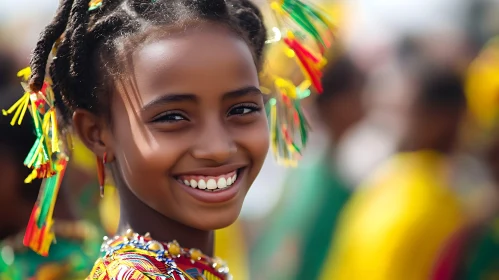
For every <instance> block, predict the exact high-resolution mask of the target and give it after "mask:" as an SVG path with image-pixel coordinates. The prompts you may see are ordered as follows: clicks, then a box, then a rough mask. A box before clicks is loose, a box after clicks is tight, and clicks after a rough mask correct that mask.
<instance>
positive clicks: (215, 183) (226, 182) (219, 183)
mask: <svg viewBox="0 0 499 280" xmlns="http://www.w3.org/2000/svg"><path fill="white" fill-rule="evenodd" d="M199 177H201V176H199ZM209 178H210V177H208V178H206V177H205V179H199V180H196V179H194V178H188V177H187V178H185V179H183V178H182V179H178V181H179V182H180V183H182V184H184V185H186V186H190V187H192V188H194V189H195V188H198V189H201V190H210V191H214V190H217V189H218V190H223V189H226V188H227V187H229V186H232V185H233V184H234V183H235V182H236V180H237V173H235V172H234V175H233V176H232V177H229V178H227V177H223V176H219V177H218V178H213V177H211V178H210V179H209Z"/></svg>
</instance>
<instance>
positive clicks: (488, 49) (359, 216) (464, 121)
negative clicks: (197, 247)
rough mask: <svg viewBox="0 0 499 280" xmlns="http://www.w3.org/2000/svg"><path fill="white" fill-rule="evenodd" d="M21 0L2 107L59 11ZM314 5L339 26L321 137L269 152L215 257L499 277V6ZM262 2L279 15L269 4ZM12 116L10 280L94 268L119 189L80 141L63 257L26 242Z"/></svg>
mask: <svg viewBox="0 0 499 280" xmlns="http://www.w3.org/2000/svg"><path fill="white" fill-rule="evenodd" d="M7 2H8V1H6V0H0V91H1V93H0V105H1V108H2V109H7V108H8V107H9V106H10V104H12V102H13V101H15V100H16V98H15V97H14V98H12V96H15V92H16V91H20V92H19V94H20V93H21V91H22V89H21V87H20V86H19V82H18V79H17V77H16V72H17V70H19V69H21V68H23V67H24V66H25V65H27V63H28V62H29V54H30V51H31V47H32V46H34V42H36V39H37V36H38V35H37V34H38V33H39V32H40V30H41V29H42V27H43V25H44V24H46V23H47V22H48V21H49V20H50V18H51V16H52V14H53V12H54V11H55V9H56V8H57V1H56V0H43V1H42V0H37V1H29V2H28V1H27V0H24V1H16V3H15V5H14V4H13V2H9V3H7ZM312 2H315V3H316V4H317V5H318V6H320V7H322V8H323V9H324V10H325V11H327V12H328V13H329V15H330V16H331V18H332V19H333V21H334V23H335V24H336V26H337V28H338V29H337V30H336V32H337V39H336V41H335V44H334V47H333V48H332V49H331V50H330V52H329V55H328V62H329V63H328V65H327V66H326V67H325V70H324V74H323V79H322V83H323V87H324V92H323V93H322V94H320V95H318V94H315V95H312V96H311V97H310V98H308V99H307V100H305V101H304V104H303V105H304V107H305V108H306V110H307V112H308V117H309V120H310V122H311V125H312V128H313V132H312V136H311V140H310V142H309V146H308V147H307V150H306V152H305V154H304V156H303V160H302V161H301V162H300V164H299V166H298V167H297V168H296V169H285V168H284V167H281V166H279V165H277V163H275V161H274V160H273V158H272V155H271V154H270V153H269V156H268V160H267V162H266V164H265V166H264V168H263V170H262V172H261V173H260V176H259V177H258V178H257V180H256V182H255V183H254V185H253V187H252V190H251V191H250V193H249V195H248V198H247V201H246V202H245V205H244V208H243V212H242V214H241V217H240V219H239V221H238V222H237V223H236V224H234V225H233V226H231V227H229V228H227V229H223V230H220V231H219V232H217V234H216V243H215V244H216V246H215V247H216V248H215V253H216V255H218V256H220V257H222V258H224V259H226V260H227V262H228V263H229V264H230V266H231V269H232V273H233V276H234V278H235V279H237V280H241V279H242V280H244V279H259V280H264V279H271V280H278V279H339V280H342V279H348V280H351V279H354V280H355V279H359V280H364V279H370V280H371V279H373V280H377V279H380V280H382V279H383V280H384V279H386V280H392V279H393V280H401V279H404V280H405V279H408V280H409V279H449V280H450V279H477V280H478V279H484V280H485V279H499V131H498V128H499V127H498V124H499V37H495V36H496V35H499V17H497V14H498V12H499V1H494V0H475V1H466V0H452V1H451V0H421V1H383V0H352V1H341V0H320V1H319V0H315V1H312ZM255 3H257V4H259V5H260V6H261V8H262V10H263V11H264V12H266V13H268V9H269V8H268V2H267V1H265V0H258V1H256V0H255ZM268 25H269V26H270V25H272V22H271V21H269V22H268ZM268 55H269V57H270V60H269V65H270V67H271V69H272V70H271V71H274V72H276V73H278V74H279V75H280V76H286V77H295V76H297V75H298V76H299V75H300V74H299V73H300V70H299V69H297V68H298V67H297V66H296V64H295V63H294V62H293V61H292V60H291V59H289V57H287V56H285V55H282V49H281V47H280V46H271V47H270V49H269V50H268ZM298 79H299V77H298ZM264 86H265V85H264ZM12 92H14V93H12ZM9 121H10V119H7V120H5V119H0V125H1V127H0V178H2V183H1V184H0V188H1V193H2V195H1V196H0V238H2V241H1V248H0V249H1V252H0V253H1V254H0V279H25V278H22V277H23V276H22V274H21V273H24V272H26V271H29V270H32V269H34V268H32V267H34V266H43V267H45V268H46V269H41V270H39V271H38V272H37V273H38V275H37V276H36V277H35V278H33V279H59V278H57V275H58V273H62V272H63V271H65V270H68V269H75V270H81V271H82V274H81V275H84V274H85V272H86V273H88V271H87V269H88V265H90V267H91V266H92V264H93V263H91V262H93V260H95V258H96V257H95V256H96V255H98V250H99V246H100V242H101V238H100V237H101V236H103V235H106V234H107V235H113V234H114V233H115V231H116V228H117V225H118V220H119V208H118V204H119V201H118V198H117V195H116V190H115V189H114V188H113V186H112V182H109V185H107V186H106V187H105V194H106V195H105V196H104V198H102V199H101V198H100V197H99V186H98V182H97V177H96V174H97V173H96V171H95V162H94V157H93V156H92V155H91V154H90V153H89V152H88V151H87V150H86V149H85V148H84V147H83V145H82V144H81V143H79V142H78V139H76V138H74V139H73V143H74V147H73V154H72V158H73V159H74V160H73V161H72V165H71V166H70V169H69V170H68V174H67V175H66V176H65V180H64V182H63V187H62V191H61V193H60V194H59V200H58V204H57V207H56V210H55V214H54V215H55V217H56V218H57V219H60V220H64V221H66V222H65V223H60V224H59V225H60V226H58V227H56V229H55V231H56V235H57V236H58V237H59V238H58V243H57V246H55V247H54V248H53V249H51V250H53V251H55V252H57V253H55V254H51V255H50V257H49V259H46V258H41V257H39V256H37V255H36V254H34V253H32V252H30V251H28V250H27V249H24V248H23V247H22V234H23V227H24V225H25V224H26V222H27V220H28V219H29V215H30V211H31V208H32V205H33V203H34V202H35V201H36V198H37V193H38V188H39V183H38V187H34V186H25V185H22V183H17V182H18V181H19V182H22V180H19V179H18V178H20V177H23V178H24V177H25V175H26V174H24V173H25V171H23V170H21V169H20V168H18V166H17V165H15V164H14V162H16V163H17V162H21V161H22V159H21V161H19V160H16V161H14V160H12V158H15V157H18V156H19V157H22V156H24V155H22V156H21V155H19V153H20V152H18V150H21V151H22V150H23V149H26V148H25V147H26V146H28V149H29V147H31V144H32V141H28V140H26V135H27V134H29V133H30V131H29V129H28V131H24V132H17V133H18V134H14V133H13V132H12V131H9V127H10V125H9V123H8V122H9ZM23 172H24V173H23ZM34 185H36V182H35V183H34ZM72 247H76V248H81V250H79V253H78V254H74V250H71V248H72ZM26 260H28V261H26ZM83 277H84V276H83ZM83 277H80V278H78V277H76V278H78V279H81V278H83Z"/></svg>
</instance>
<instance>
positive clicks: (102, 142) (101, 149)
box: [73, 109, 114, 161]
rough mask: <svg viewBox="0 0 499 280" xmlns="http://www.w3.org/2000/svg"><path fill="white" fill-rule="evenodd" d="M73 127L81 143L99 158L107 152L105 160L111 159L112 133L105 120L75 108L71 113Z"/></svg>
mask: <svg viewBox="0 0 499 280" xmlns="http://www.w3.org/2000/svg"><path fill="white" fill-rule="evenodd" d="M73 128H74V130H75V132H76V134H77V135H78V137H79V138H80V140H81V141H82V143H83V144H84V145H85V146H86V147H87V148H88V149H89V150H90V151H92V152H93V153H94V154H95V155H96V156H98V157H99V158H103V156H104V154H105V153H106V154H107V161H112V159H113V158H114V153H113V149H112V143H113V142H112V134H111V130H110V128H109V126H108V125H107V124H106V122H105V121H104V120H103V119H102V118H100V117H98V116H96V115H95V114H93V113H91V112H89V111H87V110H83V109H77V110H76V111H75V112H74V114H73Z"/></svg>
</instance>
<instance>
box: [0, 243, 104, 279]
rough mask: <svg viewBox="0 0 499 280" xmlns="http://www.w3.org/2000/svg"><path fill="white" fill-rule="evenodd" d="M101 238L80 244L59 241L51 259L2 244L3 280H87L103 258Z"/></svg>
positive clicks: (1, 265) (1, 263) (0, 277)
mask: <svg viewBox="0 0 499 280" xmlns="http://www.w3.org/2000/svg"><path fill="white" fill-rule="evenodd" d="M100 244H101V239H100V238H96V239H95V240H86V241H85V242H84V243H82V242H78V241H72V240H67V239H64V238H57V243H56V244H54V245H52V246H51V248H50V253H49V256H48V257H42V256H40V255H38V254H36V253H34V252H33V251H31V250H30V249H27V248H22V249H19V250H17V251H14V250H13V249H12V247H10V246H8V245H6V244H2V246H1V247H0V248H1V249H0V250H1V258H0V280H48V279H50V280H75V279H84V278H85V277H86V276H87V275H88V273H89V272H90V270H91V269H92V266H93V264H94V262H95V260H96V259H97V258H98V256H99V251H100V250H99V247H100Z"/></svg>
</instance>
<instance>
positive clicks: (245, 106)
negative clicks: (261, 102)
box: [227, 103, 261, 116]
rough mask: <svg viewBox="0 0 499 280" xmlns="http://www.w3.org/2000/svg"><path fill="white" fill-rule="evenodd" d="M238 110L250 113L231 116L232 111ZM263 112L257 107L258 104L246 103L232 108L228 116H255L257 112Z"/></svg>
mask: <svg viewBox="0 0 499 280" xmlns="http://www.w3.org/2000/svg"><path fill="white" fill-rule="evenodd" d="M236 109H243V110H244V109H249V110H250V111H249V112H246V113H242V114H231V112H232V111H234V110H236ZM260 110H261V108H260V107H259V106H258V105H256V104H251V103H245V104H239V105H237V106H234V107H232V108H231V109H230V110H229V113H228V114H227V115H228V116H245V115H249V114H253V113H256V112H259V111H260Z"/></svg>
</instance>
